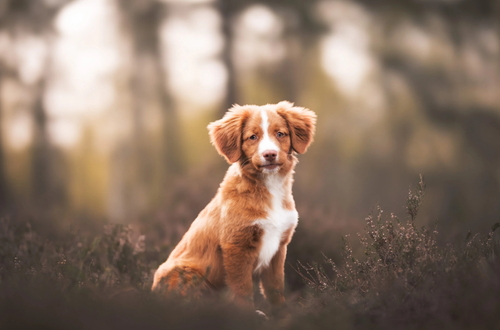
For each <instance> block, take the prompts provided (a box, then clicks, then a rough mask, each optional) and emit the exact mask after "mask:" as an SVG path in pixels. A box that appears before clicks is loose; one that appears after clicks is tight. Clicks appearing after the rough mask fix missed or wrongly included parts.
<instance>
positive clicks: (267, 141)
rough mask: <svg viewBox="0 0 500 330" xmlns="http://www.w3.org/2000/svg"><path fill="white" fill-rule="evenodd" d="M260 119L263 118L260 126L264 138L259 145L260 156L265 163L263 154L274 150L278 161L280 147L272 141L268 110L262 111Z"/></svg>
mask: <svg viewBox="0 0 500 330" xmlns="http://www.w3.org/2000/svg"><path fill="white" fill-rule="evenodd" d="M260 117H261V118H262V122H261V123H260V126H261V128H262V132H263V136H262V140H261V141H260V143H259V155H260V157H261V158H262V161H263V162H264V161H265V159H264V156H262V154H263V153H264V151H266V150H273V151H276V155H277V156H276V160H278V155H279V153H278V152H279V147H278V146H277V145H276V143H275V142H274V141H273V140H272V139H271V137H270V136H269V118H268V116H267V112H266V110H260Z"/></svg>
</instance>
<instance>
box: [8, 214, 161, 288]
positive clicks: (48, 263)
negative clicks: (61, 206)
mask: <svg viewBox="0 0 500 330" xmlns="http://www.w3.org/2000/svg"><path fill="white" fill-rule="evenodd" d="M0 227H1V230H0V281H6V280H9V279H12V278H14V277H19V276H21V277H23V278H26V277H27V278H30V277H35V276H43V277H44V278H47V279H51V280H55V281H58V282H59V284H60V286H62V287H65V288H67V289H78V288H81V287H94V288H100V289H102V288H111V287H117V286H134V287H137V288H142V287H145V286H146V285H149V283H150V282H151V280H150V277H151V265H150V264H149V263H148V262H147V261H146V259H145V237H144V236H143V235H137V234H136V233H134V231H133V230H132V229H131V227H130V226H125V225H119V224H113V225H111V224H110V225H106V226H105V227H104V231H103V233H101V234H100V235H95V236H94V235H90V234H82V233H79V232H77V231H71V232H70V233H68V234H67V235H66V236H65V238H64V239H59V240H57V241H53V240H49V239H48V238H46V237H43V236H42V235H40V234H38V233H37V232H36V231H34V230H33V228H32V226H31V225H30V223H28V222H15V221H13V220H11V219H10V218H3V219H1V220H0Z"/></svg>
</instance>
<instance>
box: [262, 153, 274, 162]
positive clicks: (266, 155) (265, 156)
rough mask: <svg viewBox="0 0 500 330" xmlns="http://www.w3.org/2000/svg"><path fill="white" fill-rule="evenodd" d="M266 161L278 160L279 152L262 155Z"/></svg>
mask: <svg viewBox="0 0 500 330" xmlns="http://www.w3.org/2000/svg"><path fill="white" fill-rule="evenodd" d="M262 156H263V157H264V159H265V160H266V161H268V162H273V161H275V160H276V156H277V152H276V151H274V150H266V151H264V152H263V153H262Z"/></svg>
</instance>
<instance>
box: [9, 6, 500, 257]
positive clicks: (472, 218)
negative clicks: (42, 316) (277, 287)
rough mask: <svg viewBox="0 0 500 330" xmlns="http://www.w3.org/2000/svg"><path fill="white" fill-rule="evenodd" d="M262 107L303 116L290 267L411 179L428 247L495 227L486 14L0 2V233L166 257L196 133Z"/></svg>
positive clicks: (494, 105)
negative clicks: (76, 240) (24, 226)
mask: <svg viewBox="0 0 500 330" xmlns="http://www.w3.org/2000/svg"><path fill="white" fill-rule="evenodd" d="M281 100H289V101H292V102H294V103H295V104H296V105H299V106H303V107H307V108H310V109H311V110H313V111H315V112H316V113H317V115H318V127H317V134H316V140H315V142H314V144H313V145H312V146H311V148H310V149H309V151H308V153H307V154H305V155H301V156H300V164H299V165H298V166H297V170H296V172H297V173H296V183H295V186H294V195H295V199H296V202H297V207H298V209H299V214H300V215H301V220H300V224H299V228H298V230H297V234H296V237H295V238H294V242H292V245H291V247H290V253H291V256H292V257H293V259H300V258H301V257H303V258H306V259H307V260H311V258H313V259H314V258H315V256H318V257H319V258H321V252H322V251H324V252H325V250H330V249H332V250H334V249H335V246H337V245H339V244H340V243H338V244H337V245H336V243H335V242H340V241H341V235H343V234H349V233H355V232H357V231H359V230H360V229H362V228H363V226H364V219H365V217H366V216H367V215H368V214H369V213H370V211H371V210H372V208H373V207H374V205H376V204H379V205H380V206H381V207H382V208H383V209H384V210H386V213H390V212H393V213H395V214H396V215H399V216H401V217H402V218H404V212H405V209H404V205H405V200H406V197H407V193H408V189H409V188H410V185H416V184H417V182H418V180H419V174H423V175H424V177H425V181H426V184H427V190H426V196H425V199H424V203H423V206H422V209H421V214H420V217H419V221H421V222H422V224H424V225H429V226H431V225H434V224H435V223H437V225H438V231H439V232H440V235H441V237H444V238H446V239H449V238H456V237H462V238H463V237H465V235H466V233H467V232H468V231H469V230H471V231H484V230H486V229H487V228H490V226H491V225H492V224H493V223H494V222H496V221H498V220H499V217H500V2H498V1H495V0H474V1H467V0H406V1H402V0H399V1H398V0H370V1H368V0H366V1H364V0H358V1H354V0H353V1H341V0H322V1H319V0H318V1H314V0H269V1H251V0H248V1H247V0H232V1H230V0H224V1H210V0H206V1H202V0H199V1H195V0H192V1H188V0H185V1H180V0H178V1H174V0H171V1H167V0H164V1H159V0H141V1H138V0H74V1H68V0H1V1H0V130H1V131H0V139H1V141H0V146H1V148H0V204H1V207H2V210H3V213H4V214H22V215H23V216H26V217H28V218H33V219H38V221H42V223H43V225H44V226H47V227H50V228H53V229H56V230H58V229H59V228H69V227H71V226H80V227H89V228H91V227H92V226H102V224H104V223H107V222H115V223H116V222H117V223H123V224H134V225H136V226H138V228H139V229H138V230H139V231H140V232H141V233H143V234H145V235H146V241H147V242H149V243H148V244H156V245H162V244H163V245H167V246H171V245H172V244H175V243H176V242H177V240H178V239H179V238H180V235H182V233H183V232H184V231H185V230H186V228H187V226H189V224H190V222H191V221H192V220H193V219H194V218H195V217H196V215H197V214H198V212H199V211H200V210H201V209H202V208H203V207H204V206H205V204H206V203H207V202H208V201H209V200H210V199H211V198H212V197H213V195H214V194H215V192H216V189H217V187H218V184H219V183H220V181H221V180H222V177H223V175H224V172H225V170H226V168H227V164H225V163H224V160H223V159H222V158H221V157H220V156H219V155H217V153H216V151H215V149H214V148H213V147H212V146H211V145H210V143H209V138H208V134H207V130H206V126H207V124H208V123H209V122H211V121H213V120H216V119H218V118H220V117H221V116H222V115H223V114H224V112H225V111H226V110H227V109H228V108H229V107H230V106H231V105H232V104H234V103H238V104H266V103H276V102H279V101H281ZM40 219H42V220H40ZM332 253H334V252H332Z"/></svg>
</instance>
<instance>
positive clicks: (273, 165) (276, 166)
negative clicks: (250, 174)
mask: <svg viewBox="0 0 500 330" xmlns="http://www.w3.org/2000/svg"><path fill="white" fill-rule="evenodd" d="M281 165H283V164H266V165H260V168H262V169H265V170H274V169H276V168H278V167H280V166H281Z"/></svg>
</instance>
